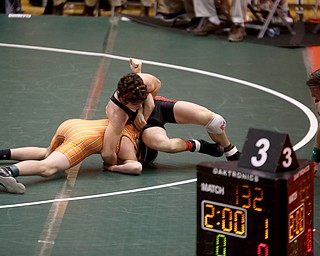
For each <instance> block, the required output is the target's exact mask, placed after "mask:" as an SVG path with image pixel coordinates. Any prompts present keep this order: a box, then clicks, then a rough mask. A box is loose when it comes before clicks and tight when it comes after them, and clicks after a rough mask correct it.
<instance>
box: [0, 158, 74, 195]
mask: <svg viewBox="0 0 320 256" xmlns="http://www.w3.org/2000/svg"><path fill="white" fill-rule="evenodd" d="M69 167H70V164H69V161H68V159H67V157H66V156H65V155H63V154H62V153H60V152H53V153H52V154H50V155H49V156H48V157H47V158H45V159H44V160H40V161H37V160H26V161H22V162H19V163H17V164H13V165H10V166H7V167H0V184H1V185H2V186H4V187H5V188H6V190H7V191H8V192H10V193H18V194H23V193H24V192H25V187H24V185H23V184H21V183H19V182H17V181H16V179H15V178H16V177H18V176H29V175H40V176H43V177H49V176H51V175H53V174H55V173H56V172H58V171H64V170H67V169H68V168H69Z"/></svg>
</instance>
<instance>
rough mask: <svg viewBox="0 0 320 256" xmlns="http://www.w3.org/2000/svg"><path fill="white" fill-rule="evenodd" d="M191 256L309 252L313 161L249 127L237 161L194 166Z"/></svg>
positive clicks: (280, 138) (282, 137)
mask: <svg viewBox="0 0 320 256" xmlns="http://www.w3.org/2000/svg"><path fill="white" fill-rule="evenodd" d="M197 170H198V179H197V256H207V255H212V256H313V192H314V187H313V181H314V172H313V163H312V162H310V161H308V160H297V159H296V156H295V153H294V151H293V150H292V146H291V143H290V139H289V137H288V135H286V134H281V133H274V132H268V131H263V130H256V129H250V130H249V133H248V136H247V140H246V142H245V145H244V148H243V152H242V155H241V158H240V160H239V161H235V162H204V163H200V164H199V165H198V166H197Z"/></svg>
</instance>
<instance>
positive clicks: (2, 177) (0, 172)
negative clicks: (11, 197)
mask: <svg viewBox="0 0 320 256" xmlns="http://www.w3.org/2000/svg"><path fill="white" fill-rule="evenodd" d="M0 185H1V186H3V187H4V188H5V189H6V190H7V191H8V192H9V193H13V194H24V192H25V191H26V188H25V186H24V185H23V184H22V183H19V182H18V181H17V180H16V179H15V178H14V177H12V175H11V174H10V173H9V172H8V171H7V170H6V169H5V168H0Z"/></svg>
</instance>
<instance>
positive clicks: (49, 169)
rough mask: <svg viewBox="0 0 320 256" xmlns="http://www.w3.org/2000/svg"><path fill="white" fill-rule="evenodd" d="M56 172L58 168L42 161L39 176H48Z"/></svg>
mask: <svg viewBox="0 0 320 256" xmlns="http://www.w3.org/2000/svg"><path fill="white" fill-rule="evenodd" d="M57 172H58V168H57V167H56V166H50V165H47V164H45V163H42V166H41V172H40V176H42V177H44V178H48V177H51V176H52V175H54V174H55V173H57Z"/></svg>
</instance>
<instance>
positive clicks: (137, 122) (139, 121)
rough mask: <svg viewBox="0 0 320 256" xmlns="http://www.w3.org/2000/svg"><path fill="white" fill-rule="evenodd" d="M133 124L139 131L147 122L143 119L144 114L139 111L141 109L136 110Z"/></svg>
mask: <svg viewBox="0 0 320 256" xmlns="http://www.w3.org/2000/svg"><path fill="white" fill-rule="evenodd" d="M133 124H134V126H135V127H136V128H137V130H138V131H141V130H142V129H143V127H144V126H145V125H146V124H147V122H146V120H145V119H144V115H143V114H142V113H141V111H139V112H138V114H137V116H136V119H134V122H133Z"/></svg>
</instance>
